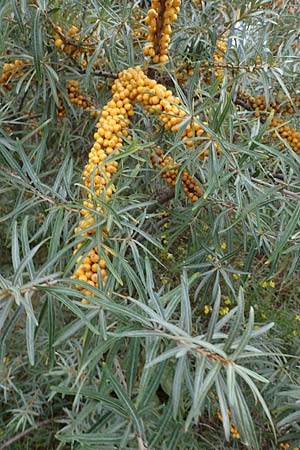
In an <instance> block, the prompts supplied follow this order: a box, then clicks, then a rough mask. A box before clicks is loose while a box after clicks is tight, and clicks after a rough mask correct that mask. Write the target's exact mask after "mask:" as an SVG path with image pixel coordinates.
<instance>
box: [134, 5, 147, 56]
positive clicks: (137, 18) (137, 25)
mask: <svg viewBox="0 0 300 450" xmlns="http://www.w3.org/2000/svg"><path fill="white" fill-rule="evenodd" d="M143 20H144V15H143V13H142V11H141V9H140V8H139V7H137V8H135V9H134V10H133V17H132V27H131V29H132V39H133V46H134V47H136V46H137V45H138V43H139V41H140V39H143V38H144V34H145V33H144V30H143V27H142V22H143Z"/></svg>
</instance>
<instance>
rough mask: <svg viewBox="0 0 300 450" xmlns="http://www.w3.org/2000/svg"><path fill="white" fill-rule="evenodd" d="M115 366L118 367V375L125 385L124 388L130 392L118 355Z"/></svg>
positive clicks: (115, 358)
mask: <svg viewBox="0 0 300 450" xmlns="http://www.w3.org/2000/svg"><path fill="white" fill-rule="evenodd" d="M114 366H115V369H116V374H117V377H118V378H119V381H120V383H121V384H122V385H123V387H124V390H125V392H126V393H127V392H128V387H127V383H126V379H125V376H124V373H123V370H122V368H121V365H120V361H119V358H118V356H115V357H114Z"/></svg>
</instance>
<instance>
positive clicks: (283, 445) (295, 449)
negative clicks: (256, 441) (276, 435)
mask: <svg viewBox="0 0 300 450" xmlns="http://www.w3.org/2000/svg"><path fill="white" fill-rule="evenodd" d="M280 449H283V450H288V449H290V450H299V447H293V448H291V445H290V444H289V442H281V444H280Z"/></svg>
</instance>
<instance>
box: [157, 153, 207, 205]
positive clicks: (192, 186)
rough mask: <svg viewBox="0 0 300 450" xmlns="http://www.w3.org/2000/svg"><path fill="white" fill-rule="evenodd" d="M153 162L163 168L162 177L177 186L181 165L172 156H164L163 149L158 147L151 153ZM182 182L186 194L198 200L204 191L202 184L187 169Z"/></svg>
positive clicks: (172, 185) (184, 171) (192, 199)
mask: <svg viewBox="0 0 300 450" xmlns="http://www.w3.org/2000/svg"><path fill="white" fill-rule="evenodd" d="M150 159H151V164H152V166H153V167H154V168H156V167H157V166H159V167H160V168H161V169H162V172H161V177H162V178H163V179H165V180H166V182H167V183H168V184H169V185H170V186H171V187H175V185H176V181H177V178H178V174H179V170H180V165H179V164H178V163H177V162H176V161H174V159H173V158H172V157H171V156H164V154H163V152H162V150H161V149H160V148H157V150H156V151H155V152H151V154H150ZM181 183H182V186H183V191H184V193H185V195H186V196H187V197H188V198H189V199H190V200H191V201H192V202H196V201H197V200H198V199H199V198H200V195H201V193H202V191H201V188H200V185H199V183H198V181H197V180H195V178H193V177H192V176H191V175H189V173H188V172H187V171H186V170H183V171H182V177H181Z"/></svg>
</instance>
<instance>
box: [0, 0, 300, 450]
mask: <svg viewBox="0 0 300 450" xmlns="http://www.w3.org/2000/svg"><path fill="white" fill-rule="evenodd" d="M299 7H300V5H299V2H297V1H294V2H286V1H282V2H278V1H277V2H267V1H259V0H258V1H249V2H227V1H223V0H222V1H215V2H214V1H212V2H204V1H203V2H201V3H200V2H198V4H197V2H195V3H193V2H192V1H186V2H184V4H183V6H182V8H181V12H180V14H179V17H178V20H177V22H176V23H175V25H174V26H173V36H172V43H171V47H170V56H171V60H170V63H168V64H167V65H166V66H165V72H164V73H163V75H162V74H161V73H159V72H155V76H157V77H158V78H159V77H162V76H163V77H165V79H166V80H169V81H168V82H170V83H171V88H172V90H173V92H175V93H177V95H179V97H180V99H181V101H182V104H183V105H184V108H185V110H186V111H187V112H188V120H191V118H192V117H194V116H197V117H199V120H200V121H201V123H203V124H204V125H205V127H206V131H207V134H208V135H209V136H207V138H206V140H205V141H204V142H203V144H202V146H203V150H205V149H206V148H210V153H209V156H208V158H206V159H204V160H203V161H202V160H199V159H198V157H197V154H196V153H195V152H194V153H193V152H190V151H188V150H187V149H186V148H185V147H184V146H183V145H182V144H181V142H180V133H177V134H176V133H174V134H170V133H166V132H164V131H163V130H162V128H161V126H160V125H159V123H158V121H157V120H156V119H155V118H154V117H153V116H151V115H150V114H148V113H145V112H144V111H143V110H142V109H141V108H140V107H138V106H137V107H136V115H135V116H134V118H133V121H132V128H131V132H132V140H131V141H129V140H128V141H127V142H125V143H124V147H123V151H122V153H121V157H120V161H119V162H120V165H119V171H118V174H117V176H116V180H115V184H116V192H115V193H114V195H113V198H112V201H111V202H110V205H109V208H108V209H107V217H106V223H107V226H108V229H109V237H108V238H107V242H106V243H107V245H108V246H109V247H110V248H111V249H113V252H114V255H115V256H114V258H112V259H111V266H110V267H109V269H110V275H109V279H108V281H107V283H106V285H105V286H104V287H103V288H102V289H101V290H97V289H94V290H93V294H94V296H93V297H92V298H91V299H90V302H91V303H90V304H89V305H82V304H81V301H80V300H81V297H82V295H81V293H80V292H79V291H78V290H76V289H75V286H74V282H73V281H72V279H70V276H71V275H72V273H73V270H74V267H75V257H74V256H73V255H72V251H73V249H74V247H75V245H76V243H77V242H78V241H79V240H80V236H76V235H74V228H75V227H76V225H77V223H78V220H79V210H80V209H81V198H82V195H83V188H82V184H81V171H82V169H83V166H84V164H85V160H86V157H87V153H88V151H89V149H90V147H91V142H92V141H93V133H94V128H95V123H96V119H95V118H92V117H90V115H89V114H88V112H87V111H85V110H82V109H79V108H76V107H75V106H74V105H73V104H72V103H71V102H70V100H69V97H68V95H67V91H66V80H68V79H70V78H72V79H76V80H78V81H79V83H80V86H81V88H82V90H83V91H84V92H85V93H86V94H89V95H90V96H91V97H92V99H93V103H94V104H95V105H96V106H97V108H98V109H101V108H102V107H103V106H104V105H105V103H106V102H107V100H108V99H109V98H110V89H109V84H110V77H109V74H116V73H118V72H120V71H121V70H124V69H126V68H128V67H130V66H134V65H143V64H144V56H143V45H144V40H145V34H144V33H145V31H146V27H145V25H144V24H143V22H142V21H141V20H140V19H139V18H137V19H136V18H135V16H134V15H135V14H137V13H140V14H142V15H143V16H145V14H146V12H147V10H148V8H149V2H145V1H136V2H132V3H129V2H127V1H109V2H108V1H103V0H101V1H100V0H89V1H87V2H85V4H84V5H82V4H81V2H79V1H76V0H74V1H67V0H64V1H62V2H57V1H55V0H49V1H47V0H40V1H37V2H33V1H30V0H28V1H27V0H20V1H18V0H4V1H2V3H1V9H0V48H1V55H2V56H1V64H2V65H4V64H5V63H7V62H11V61H14V60H15V59H20V60H22V61H25V64H24V66H23V67H22V74H21V76H19V77H15V78H12V80H11V84H12V89H11V90H6V89H5V86H4V85H3V84H2V86H1V93H0V102H1V110H0V133H1V135H0V163H1V167H0V168H1V174H0V176H1V215H2V218H1V225H0V226H1V254H2V256H1V267H2V269H1V273H2V275H1V289H2V290H1V299H0V308H1V314H0V329H1V334H0V345H1V347H0V373H1V378H0V388H1V404H2V406H1V411H0V434H1V436H0V442H1V444H0V449H4V448H12V449H20V448H22V449H24V448H34V449H39V448H43V449H69V448H73V449H79V448H82V449H96V448H97V449H100V448H101V449H102V448H103V449H116V448H118V449H123V448H132V449H134V448H138V449H139V450H141V449H145V448H147V449H158V448H159V449H166V450H167V449H170V450H171V449H196V448H201V449H224V450H225V449H229V448H230V449H232V448H236V449H245V448H251V449H252V448H253V449H268V450H269V449H278V448H281V447H280V444H282V446H283V444H285V445H290V447H291V448H297V446H298V444H299V439H300V434H299V425H300V422H299V420H300V413H299V401H300V388H299V383H300V378H299V343H300V342H299V333H300V329H299V327H300V322H299V320H300V315H299V314H300V310H299V244H300V234H299V218H300V206H299V196H300V189H299V179H300V177H299V175H300V173H299V156H298V154H297V153H295V152H294V151H293V149H292V148H291V146H290V145H289V144H287V142H286V141H285V140H284V139H283V138H282V137H281V136H280V134H279V133H277V137H276V138H274V136H273V134H274V133H276V131H274V130H272V131H270V128H268V125H269V123H270V120H271V119H272V114H273V113H271V114H269V115H266V116H265V117H262V116H260V117H257V114H255V112H254V111H253V110H251V108H249V105H247V102H246V101H243V99H240V98H239V97H238V92H242V93H243V95H245V92H246V91H248V92H249V94H250V95H252V96H256V95H258V94H261V95H264V96H265V99H266V102H267V103H268V102H271V101H274V99H275V98H277V97H278V95H285V96H287V99H289V98H290V99H291V97H292V96H293V99H291V100H293V101H294V102H296V100H297V96H298V95H299V63H300V59H299V48H298V39H299V29H298V28H299V23H298V21H299V13H300V9H299ZM52 23H54V24H56V25H59V26H61V27H62V28H63V29H64V30H67V29H68V28H69V27H70V26H71V25H73V24H76V26H78V27H80V34H81V35H82V36H85V35H89V36H92V33H93V32H94V33H95V34H96V37H97V45H95V52H94V54H93V56H92V57H91V58H90V60H89V61H90V62H89V63H88V65H87V68H86V69H84V68H83V67H82V66H81V65H80V64H78V63H77V62H76V61H74V60H72V58H70V57H68V55H66V54H64V53H60V52H58V50H57V48H56V46H55V44H54V37H53V36H54V29H53V26H52ZM222 37H225V38H226V39H227V51H226V54H225V55H224V59H223V61H222V62H221V64H220V65H221V70H220V71H219V76H218V73H216V72H214V70H213V68H214V59H213V58H214V54H215V51H216V43H217V40H218V39H220V38H222ZM100 49H104V54H105V58H106V60H105V61H103V66H102V67H101V68H100V69H97V70H94V68H93V62H94V60H95V58H96V57H97V55H98V52H99V51H100ZM93 58H94V59H93ZM187 63H189V64H192V65H193V66H194V67H196V69H198V68H202V67H208V68H210V69H211V72H210V73H211V76H210V78H211V81H210V82H208V80H207V78H206V76H205V72H203V71H200V74H199V71H198V70H195V71H194V74H193V75H192V76H189V77H187V80H186V82H185V83H183V84H182V83H181V81H180V78H179V77H178V78H177V75H176V70H177V69H178V68H179V67H180V65H181V64H187ZM146 64H147V63H146ZM219 69H220V68H219ZM99 82H101V85H102V86H101V88H100V89H99V88H98V87H97V85H98V83H99ZM59 96H61V98H62V99H63V103H64V108H65V110H66V117H64V118H61V117H58V115H57V110H58V105H59ZM295 99H296V100H295ZM298 117H299V110H298V108H297V106H295V108H294V112H293V113H292V114H288V115H286V116H284V118H285V120H286V122H287V123H288V124H289V126H297V119H298ZM272 133H273V134H272ZM212 140H214V142H217V143H218V144H219V145H220V147H221V150H222V151H221V154H220V155H217V154H216V152H215V151H214V150H213V149H212ZM155 144H159V145H160V146H161V147H162V148H164V150H165V152H167V153H169V154H170V155H172V156H173V158H174V159H175V160H176V161H178V162H179V163H180V164H181V167H182V169H187V170H188V171H189V172H190V173H191V174H192V175H193V176H195V177H196V178H197V179H198V180H199V181H200V182H201V185H202V187H203V195H202V197H201V198H200V199H199V200H198V201H197V202H196V203H194V204H191V203H190V202H189V201H188V200H187V199H186V198H185V197H184V195H183V193H182V190H181V183H180V177H178V182H177V184H176V187H175V189H174V192H171V193H170V191H169V190H167V189H166V186H165V184H164V182H163V180H161V179H160V171H159V169H156V170H154V169H153V168H152V167H151V164H150V161H149V153H148V152H147V151H146V149H147V148H148V147H153V146H154V145H155ZM166 193H167V198H168V201H166V202H165V203H163V201H161V200H160V199H161V195H165V194H166ZM169 194H170V195H169ZM157 199H158V200H157ZM98 220H99V226H101V220H102V218H101V217H99V219H98ZM272 325H273V326H272ZM229 410H230V414H231V416H230V417H229V416H228V411H229ZM220 412H221V414H222V417H223V424H222V422H221V421H220V420H219V418H218V413H220ZM268 416H269V417H268ZM230 421H231V425H232V421H233V422H234V424H235V426H236V428H237V430H238V433H239V435H240V438H238V439H236V438H234V437H233V436H232V433H230ZM231 428H232V427H231ZM234 428H235V427H233V428H232V429H231V431H232V430H234ZM45 430H47V432H45ZM18 433H21V434H20V435H19V436H18ZM224 434H225V438H224ZM16 435H17V437H18V439H16V440H15V441H10V440H11V439H12V438H13V436H16ZM8 444H9V445H10V446H9V447H8ZM284 448H287V447H284Z"/></svg>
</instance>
